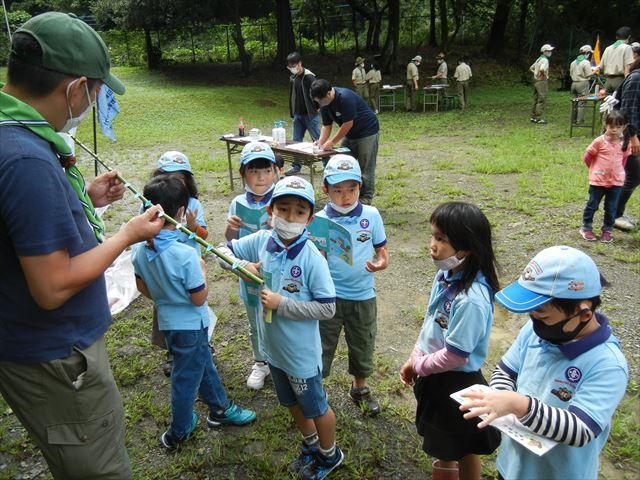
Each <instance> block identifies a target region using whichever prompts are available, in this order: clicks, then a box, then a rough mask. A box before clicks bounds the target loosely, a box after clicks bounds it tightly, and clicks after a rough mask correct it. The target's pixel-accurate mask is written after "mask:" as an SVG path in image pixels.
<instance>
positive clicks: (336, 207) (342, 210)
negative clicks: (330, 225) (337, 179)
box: [331, 200, 358, 215]
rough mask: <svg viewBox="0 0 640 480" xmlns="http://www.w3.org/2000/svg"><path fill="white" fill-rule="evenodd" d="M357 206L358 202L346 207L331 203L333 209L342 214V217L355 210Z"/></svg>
mask: <svg viewBox="0 0 640 480" xmlns="http://www.w3.org/2000/svg"><path fill="white" fill-rule="evenodd" d="M357 206H358V200H356V201H355V203H353V204H351V205H348V206H346V207H341V206H340V205H337V204H335V203H333V202H331V208H333V209H334V210H335V211H336V212H338V213H341V214H342V215H345V214H347V213H349V212H350V211H351V210H353V209H354V208H356V207H357Z"/></svg>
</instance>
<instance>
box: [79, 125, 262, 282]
mask: <svg viewBox="0 0 640 480" xmlns="http://www.w3.org/2000/svg"><path fill="white" fill-rule="evenodd" d="M71 138H73V141H74V142H76V144H77V145H78V146H79V147H80V148H82V149H83V150H84V151H85V152H87V153H88V154H89V155H91V156H92V157H93V159H94V160H95V161H97V162H98V163H100V165H102V166H103V167H104V168H106V169H107V171H109V172H112V171H113V168H111V167H110V166H109V165H107V164H106V163H104V162H103V161H102V160H101V159H100V158H99V157H98V156H97V155H96V154H95V153H93V152H92V151H91V149H89V147H87V146H86V145H84V144H83V143H82V142H81V141H80V140H78V139H77V138H76V137H74V136H73V135H71ZM117 178H118V180H120V182H122V184H123V185H124V186H125V188H127V189H128V190H129V191H130V192H132V193H133V196H134V197H135V198H138V199H140V201H141V202H142V204H143V205H144V206H145V207H150V206H151V202H150V201H149V200H147V199H146V198H145V197H144V195H142V193H140V192H138V191H137V190H136V189H135V188H133V187H132V186H131V184H130V183H129V182H127V181H126V180H125V179H124V178H123V177H122V176H121V175H120V174H118V175H117ZM162 216H163V217H164V220H165V222H168V223H170V224H171V225H173V226H175V227H177V229H178V230H180V231H181V232H183V233H185V234H187V235H188V236H189V238H190V239H193V240H195V241H196V242H198V243H199V244H200V245H202V246H203V247H204V248H205V252H211V253H213V254H214V255H215V256H217V257H218V258H220V259H221V260H222V261H224V262H226V263H228V264H229V265H231V266H233V265H234V261H233V260H231V259H230V258H229V257H227V256H226V255H225V254H224V253H222V252H221V251H220V250H218V249H217V248H215V247H214V246H213V245H211V244H210V243H209V242H207V241H205V240H203V239H202V238H200V237H199V236H198V235H196V234H195V233H194V232H192V231H191V230H189V229H188V228H187V227H185V226H184V225H182V224H180V222H178V221H176V220H175V219H174V218H172V217H170V216H169V215H167V214H166V213H164V212H162ZM234 269H235V270H237V271H238V272H240V273H241V274H242V275H244V276H245V277H247V278H249V279H251V280H253V281H254V282H256V283H257V284H258V285H263V284H264V280H262V279H261V278H260V277H257V276H256V275H254V274H253V273H251V272H250V271H249V270H247V269H246V268H244V267H241V266H240V265H237V266H235V267H234Z"/></svg>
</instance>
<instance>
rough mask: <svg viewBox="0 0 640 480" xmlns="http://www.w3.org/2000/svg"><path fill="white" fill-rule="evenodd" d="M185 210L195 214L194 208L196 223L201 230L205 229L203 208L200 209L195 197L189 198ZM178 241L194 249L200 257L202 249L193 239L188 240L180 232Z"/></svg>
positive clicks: (184, 234) (200, 205)
mask: <svg viewBox="0 0 640 480" xmlns="http://www.w3.org/2000/svg"><path fill="white" fill-rule="evenodd" d="M187 208H188V209H189V210H191V211H192V212H195V211H196V208H197V209H198V214H197V215H196V223H197V224H198V225H200V226H201V227H202V228H204V229H206V228H207V222H206V221H205V220H204V208H202V203H200V200H198V199H197V198H195V197H189V203H188V204H187ZM185 227H186V225H185ZM194 233H195V232H194ZM178 241H180V242H182V243H186V244H187V245H189V246H190V247H193V248H195V249H196V251H197V252H198V253H200V254H201V255H202V249H201V247H200V244H199V243H198V242H196V241H195V239H193V238H192V239H189V235H187V234H186V233H183V232H180V235H179V238H178Z"/></svg>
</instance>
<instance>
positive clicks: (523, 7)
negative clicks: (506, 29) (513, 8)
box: [517, 0, 529, 58]
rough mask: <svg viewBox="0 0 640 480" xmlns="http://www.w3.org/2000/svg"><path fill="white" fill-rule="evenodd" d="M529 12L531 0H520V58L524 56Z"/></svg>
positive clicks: (518, 42)
mask: <svg viewBox="0 0 640 480" xmlns="http://www.w3.org/2000/svg"><path fill="white" fill-rule="evenodd" d="M528 12H529V0H520V20H519V22H518V41H517V44H518V55H517V57H518V58H521V57H522V49H523V48H524V35H525V32H526V28H527V13H528Z"/></svg>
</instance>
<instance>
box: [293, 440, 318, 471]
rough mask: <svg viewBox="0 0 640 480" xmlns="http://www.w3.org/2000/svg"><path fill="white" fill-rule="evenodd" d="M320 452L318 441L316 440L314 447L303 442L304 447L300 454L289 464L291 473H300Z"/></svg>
mask: <svg viewBox="0 0 640 480" xmlns="http://www.w3.org/2000/svg"><path fill="white" fill-rule="evenodd" d="M317 454H318V443H317V442H316V443H315V444H314V445H313V446H312V447H309V446H308V445H307V444H306V443H304V442H302V448H301V449H300V453H299V454H298V456H297V457H296V458H295V459H294V460H293V461H292V462H291V463H290V464H289V466H288V467H287V469H288V470H289V472H290V473H295V474H299V473H300V470H302V469H303V468H304V467H306V466H307V465H310V464H311V463H312V462H313V459H314V458H315V456H316V455H317Z"/></svg>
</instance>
